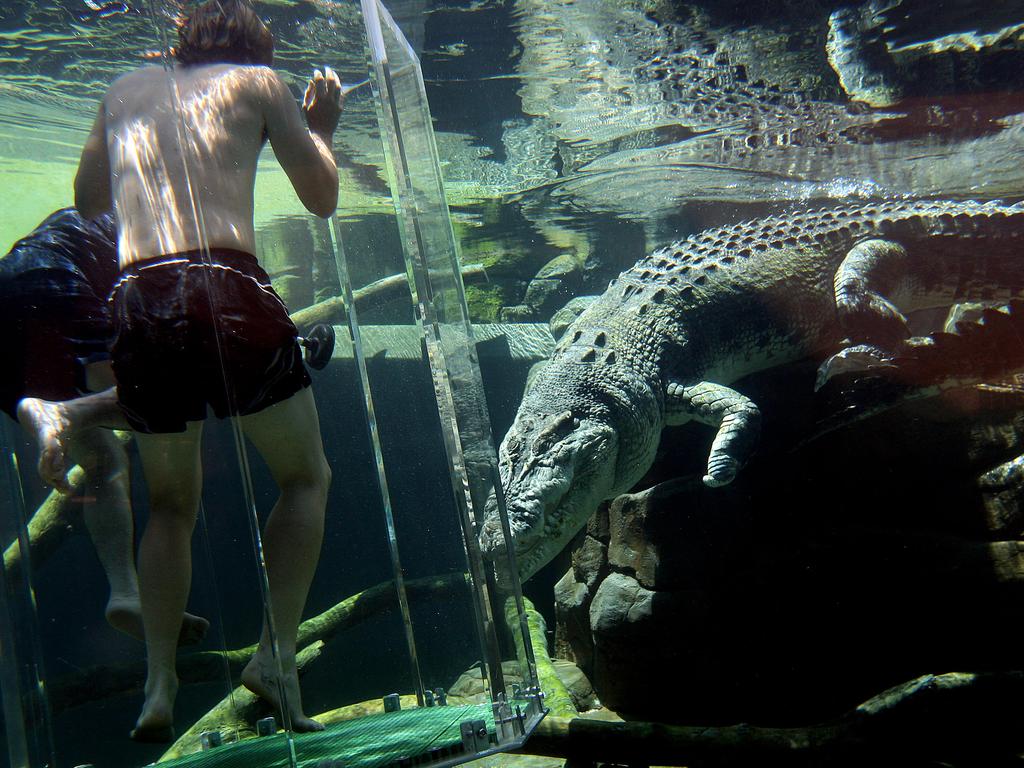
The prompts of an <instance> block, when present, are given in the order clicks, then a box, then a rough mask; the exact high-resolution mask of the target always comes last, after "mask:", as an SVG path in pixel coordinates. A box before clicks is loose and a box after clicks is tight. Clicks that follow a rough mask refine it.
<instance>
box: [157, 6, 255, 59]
mask: <svg viewBox="0 0 1024 768" xmlns="http://www.w3.org/2000/svg"><path fill="white" fill-rule="evenodd" d="M174 57H175V58H176V59H177V60H178V61H179V62H180V63H182V64H185V65H186V66H188V65H193V64H214V63H218V62H223V63H226V64H263V65H266V66H268V67H269V66H270V65H271V63H273V60H274V37H273V35H271V34H270V30H269V29H267V25H266V24H264V23H263V20H262V19H260V17H259V15H258V14H257V13H256V11H255V10H254V9H253V7H252V5H250V3H249V2H248V0H207V2H205V3H203V4H202V5H200V6H199V7H197V8H196V9H195V10H194V11H192V13H191V14H189V16H188V18H186V19H185V20H184V22H182V23H181V25H180V26H179V27H178V45H177V46H175V48H174Z"/></svg>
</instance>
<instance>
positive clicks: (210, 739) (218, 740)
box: [199, 731, 224, 749]
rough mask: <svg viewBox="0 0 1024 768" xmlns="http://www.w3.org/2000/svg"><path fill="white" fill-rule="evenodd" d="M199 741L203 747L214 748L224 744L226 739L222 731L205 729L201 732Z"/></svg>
mask: <svg viewBox="0 0 1024 768" xmlns="http://www.w3.org/2000/svg"><path fill="white" fill-rule="evenodd" d="M199 743H200V744H201V745H202V747H203V749H213V748H214V747H219V746H220V745H221V744H223V743H224V739H223V738H222V737H221V735H220V731H203V732H202V733H201V734H199Z"/></svg>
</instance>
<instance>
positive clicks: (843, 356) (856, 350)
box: [814, 344, 896, 392]
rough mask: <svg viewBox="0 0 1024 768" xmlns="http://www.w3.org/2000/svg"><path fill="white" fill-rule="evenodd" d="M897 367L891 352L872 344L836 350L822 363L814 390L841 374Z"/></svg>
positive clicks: (874, 371)
mask: <svg viewBox="0 0 1024 768" xmlns="http://www.w3.org/2000/svg"><path fill="white" fill-rule="evenodd" d="M895 368H896V366H895V365H894V363H893V356H892V354H891V353H889V352H886V351H885V350H883V349H882V348H880V347H876V346H873V345H871V344H856V345H854V346H852V347H847V348H845V349H842V350H840V351H839V352H836V353H835V354H834V355H832V356H831V357H830V358H829V359H828V360H826V361H825V362H824V363H822V364H821V366H820V367H819V368H818V375H817V378H816V379H815V382H814V391H815V392H817V391H818V390H819V389H821V388H822V387H824V386H825V385H826V384H828V382H830V381H831V380H832V379H834V378H836V377H839V376H855V375H861V374H865V373H871V374H876V373H880V372H882V371H892V370H894V369H895Z"/></svg>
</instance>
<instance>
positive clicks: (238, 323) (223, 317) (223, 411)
mask: <svg viewBox="0 0 1024 768" xmlns="http://www.w3.org/2000/svg"><path fill="white" fill-rule="evenodd" d="M110 301H111V303H112V306H113V313H112V314H113V322H114V329H115V336H114V344H113V347H112V349H111V357H112V359H113V364H114V375H115V376H116V377H117V397H118V401H119V402H120V405H121V408H122V410H123V411H124V413H125V416H126V417H127V419H128V422H129V423H130V424H131V425H132V428H133V429H135V430H137V431H140V432H161V433H162V432H182V431H184V430H185V426H186V422H189V421H199V420H201V419H204V418H206V409H207V406H209V407H210V408H212V409H213V412H214V414H216V416H217V417H218V418H224V417H225V416H245V415H248V414H252V413H256V412H258V411H261V410H263V409H264V408H266V407H268V406H270V405H273V404H274V403H278V402H281V401H282V400H287V399H288V398H289V397H291V396H292V395H294V394H295V393H296V392H298V391H299V390H300V389H302V388H304V387H308V386H309V384H310V379H309V374H308V373H306V368H305V366H304V365H303V364H302V352H301V349H300V347H299V344H298V343H297V337H298V331H297V330H296V329H295V325H294V324H293V323H292V321H291V319H290V318H289V317H288V310H287V308H286V307H285V305H284V302H283V301H281V298H280V297H279V296H278V295H277V293H275V292H274V289H273V288H272V287H271V285H270V278H269V277H267V273H266V272H264V271H263V269H262V268H261V267H260V265H259V264H258V263H257V261H256V258H255V257H254V256H252V255H251V254H248V253H244V252H242V251H235V250H231V249H228V248H214V249H211V250H210V252H209V256H208V257H207V256H206V254H204V253H202V252H199V251H188V252H185V253H175V254H170V255H167V256H163V257H160V258H159V259H153V260H148V261H145V262H140V263H137V264H132V265H131V266H129V267H127V268H126V269H125V270H123V271H122V273H121V276H120V278H119V279H118V281H117V282H116V283H115V284H114V289H113V292H112V293H111V296H110Z"/></svg>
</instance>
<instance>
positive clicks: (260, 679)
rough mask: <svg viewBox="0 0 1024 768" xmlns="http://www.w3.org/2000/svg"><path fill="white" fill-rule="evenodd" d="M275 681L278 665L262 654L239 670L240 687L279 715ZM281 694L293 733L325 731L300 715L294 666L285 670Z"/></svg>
mask: <svg viewBox="0 0 1024 768" xmlns="http://www.w3.org/2000/svg"><path fill="white" fill-rule="evenodd" d="M277 681H278V677H277V664H276V663H275V662H274V660H273V659H271V658H267V657H266V656H264V655H263V654H262V653H261V652H257V653H256V654H255V655H254V656H253V657H252V660H251V661H250V662H249V663H248V664H247V665H246V666H245V669H243V670H242V685H244V686H245V687H246V688H248V689H249V690H250V691H252V692H253V693H255V694H256V695H257V696H259V697H260V698H261V699H263V700H265V701H267V702H269V703H270V705H271V706H273V707H274V709H275V710H276V711H277V714H278V715H279V716H280V715H281V701H280V696H279V693H278V691H279V689H278V684H277ZM284 693H285V697H286V698H287V703H288V713H289V714H290V715H291V721H292V730H293V731H295V732H296V733H308V732H309V731H322V730H323V729H324V726H323V724H321V723H318V722H317V721H316V720H313V719H312V718H309V717H306V716H305V715H304V714H303V712H302V698H301V696H300V694H299V677H298V674H297V673H296V671H295V665H294V663H293V664H292V669H291V671H290V672H289V671H288V669H287V667H286V668H285V678H284Z"/></svg>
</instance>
